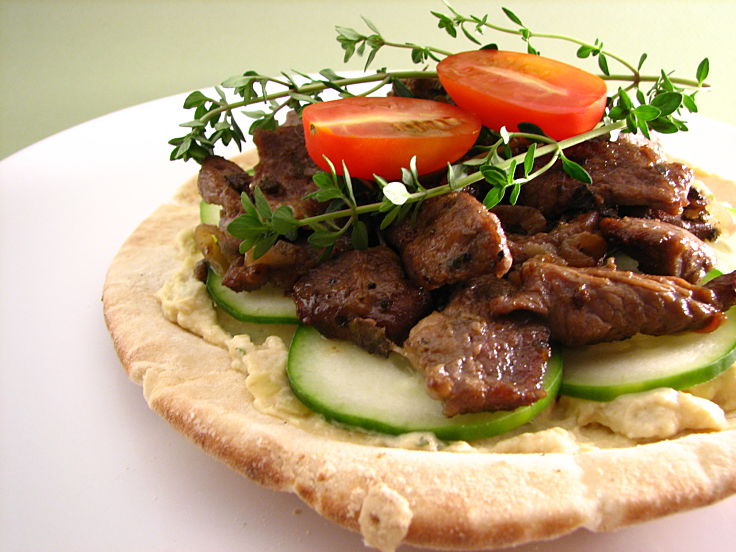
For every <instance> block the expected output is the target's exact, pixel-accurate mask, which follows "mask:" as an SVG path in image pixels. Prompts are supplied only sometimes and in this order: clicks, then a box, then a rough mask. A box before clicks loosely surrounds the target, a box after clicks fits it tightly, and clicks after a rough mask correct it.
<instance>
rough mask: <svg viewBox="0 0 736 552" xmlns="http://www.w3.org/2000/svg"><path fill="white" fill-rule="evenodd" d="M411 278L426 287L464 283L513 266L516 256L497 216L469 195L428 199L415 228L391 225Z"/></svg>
mask: <svg viewBox="0 0 736 552" xmlns="http://www.w3.org/2000/svg"><path fill="white" fill-rule="evenodd" d="M387 237H388V239H389V241H390V242H391V243H392V245H394V246H395V247H396V248H397V249H399V251H400V252H401V259H402V261H403V262H404V267H405V268H406V272H407V274H408V275H409V277H410V278H411V279H412V280H413V281H414V282H416V283H417V284H418V285H419V286H421V287H423V288H425V289H430V290H432V289H437V288H440V287H442V286H444V285H447V284H454V283H458V282H464V281H466V280H469V279H470V278H473V277H475V276H480V275H482V274H488V273H493V274H495V275H496V276H498V277H501V276H503V275H504V274H505V273H506V272H508V270H509V268H511V262H512V261H511V254H510V251H509V248H508V244H507V243H506V235H505V234H504V232H503V228H501V223H500V221H499V220H498V217H496V215H494V214H493V213H491V212H490V211H489V210H488V209H486V207H485V206H484V205H483V204H482V203H481V202H479V201H478V200H477V199H475V198H474V197H473V196H471V195H470V194H467V193H465V192H454V193H451V194H447V195H443V196H437V197H433V198H431V199H428V200H426V201H425V202H424V203H423V204H422V206H421V209H420V211H419V215H418V216H417V220H416V224H414V225H413V224H412V221H411V220H409V219H405V220H404V221H402V222H401V223H400V224H396V225H394V226H392V227H389V233H388V236H387Z"/></svg>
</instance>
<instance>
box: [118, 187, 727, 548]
mask: <svg viewBox="0 0 736 552" xmlns="http://www.w3.org/2000/svg"><path fill="white" fill-rule="evenodd" d="M198 202H199V197H198V195H197V192H196V185H195V180H194V179H192V180H191V181H190V182H188V183H187V184H186V185H185V186H184V188H183V189H182V191H181V192H180V193H179V195H178V196H177V197H176V198H175V199H174V200H173V201H172V203H170V204H167V205H164V206H162V207H160V208H159V209H158V210H157V211H156V212H155V213H154V214H153V215H152V216H151V217H150V218H149V219H148V220H146V221H145V222H143V223H142V224H141V225H140V227H139V228H138V229H137V230H136V231H135V232H134V233H133V234H132V235H131V236H130V238H129V239H128V240H127V242H126V243H125V244H124V245H123V247H122V249H121V250H120V252H119V253H118V254H117V256H116V257H115V259H114V262H113V264H112V266H111V267H110V269H109V273H108V276H107V280H106V283H105V287H104V295H103V300H104V313H105V318H106V321H107V324H108V327H109V330H110V333H111V335H112V338H113V340H114V344H115V347H116V350H117V352H118V355H119V357H120V360H121V362H122V364H123V366H124V367H125V369H126V371H127V373H128V375H129V376H130V378H131V379H132V380H133V381H135V382H137V383H139V384H141V385H142V386H143V392H144V394H145V397H146V400H147V401H148V403H149V405H150V406H151V408H152V409H153V410H155V411H156V412H157V413H158V414H160V415H161V416H162V417H163V418H165V419H166V420H167V421H168V422H169V423H170V424H171V425H172V426H174V428H176V429H177V430H178V431H180V432H181V433H183V434H184V435H186V436H187V437H188V438H189V439H191V440H192V441H193V442H194V443H196V444H197V445H199V446H200V447H201V448H202V449H203V450H204V451H206V452H207V453H209V454H211V455H212V456H214V457H216V458H218V459H219V460H221V461H222V462H224V463H226V464H227V465H229V466H230V467H231V468H233V469H234V470H236V471H238V472H240V473H241V474H243V475H245V476H247V477H249V478H250V479H252V480H254V481H256V482H258V483H260V484H262V485H265V486H267V487H270V488H272V489H276V490H280V491H290V492H294V493H296V494H297V495H298V496H299V497H300V498H301V499H302V500H303V501H304V502H306V503H307V504H308V505H309V506H311V507H312V508H314V509H315V510H316V511H317V512H319V513H320V514H321V515H323V516H324V517H326V518H328V519H330V520H332V521H334V522H336V523H338V524H340V525H342V526H344V527H346V528H348V529H351V530H354V531H359V532H360V533H362V535H363V537H364V539H365V542H366V543H367V544H368V545H370V546H373V547H376V548H378V549H380V550H383V551H388V550H394V549H395V548H396V547H397V546H398V545H400V544H402V543H412V544H415V545H423V546H431V547H438V548H451V549H452V548H454V549H477V548H495V547H503V546H509V545H517V544H521V543H525V542H529V541H534V540H543V539H552V538H555V537H559V536H561V535H564V534H566V533H569V532H571V531H574V530H575V529H577V528H581V527H585V528H587V529H590V530H593V531H607V530H611V529H615V528H618V527H622V526H625V525H629V524H633V523H637V522H642V521H646V520H650V519H653V518H657V517H660V516H664V515H667V514H671V513H674V512H677V511H682V510H686V509H690V508H695V507H699V506H704V505H707V504H710V503H713V502H715V501H717V500H719V499H722V498H724V497H726V496H728V495H730V494H733V493H736V465H735V464H734V461H733V459H734V458H736V429H728V430H724V431H720V432H715V433H696V434H689V435H686V436H683V437H680V438H677V439H673V440H664V441H660V442H655V443H651V444H645V445H639V446H634V447H626V448H613V449H600V450H592V451H588V452H580V453H576V454H565V453H552V454H549V453H548V454H498V453H475V452H469V453H462V454H459V453H452V452H428V451H422V450H405V449H397V448H386V447H380V446H373V445H364V444H359V443H354V442H346V441H342V440H333V439H329V438H327V439H326V438H324V437H323V436H320V435H317V434H313V433H310V432H308V431H305V430H304V429H300V428H299V427H297V426H295V425H291V424H285V423H283V421H282V420H281V419H278V418H276V417H273V416H269V415H267V414H263V413H261V412H260V411H259V410H256V408H255V407H254V404H253V396H252V395H251V394H250V393H249V391H248V389H247V388H246V384H245V379H246V378H245V375H244V374H243V373H242V372H240V371H237V370H233V369H231V364H230V363H231V359H230V356H229V355H228V351H227V350H225V349H224V348H222V347H219V346H217V345H213V344H211V343H209V342H208V341H207V340H205V339H203V338H201V337H198V336H196V335H194V334H192V333H189V332H188V331H186V330H184V329H183V328H182V327H180V326H178V325H177V324H174V323H172V322H170V321H169V320H167V319H166V318H165V317H164V315H163V313H162V309H161V305H160V303H159V301H158V300H157V299H156V293H157V292H158V291H159V289H160V288H161V286H162V285H163V283H164V282H165V281H166V279H167V278H169V275H170V274H171V273H173V272H175V271H176V270H177V269H178V267H179V263H180V260H179V253H178V250H177V246H176V243H175V242H176V236H177V234H178V233H179V232H180V231H181V230H182V229H184V228H187V227H193V226H194V225H196V224H197V222H198ZM215 337H216V336H215ZM210 341H216V339H214V338H213V339H211V340H210ZM732 427H733V426H732Z"/></svg>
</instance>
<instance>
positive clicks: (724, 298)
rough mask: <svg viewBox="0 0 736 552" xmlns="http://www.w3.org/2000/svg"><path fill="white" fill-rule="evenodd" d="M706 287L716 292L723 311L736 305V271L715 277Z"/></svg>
mask: <svg viewBox="0 0 736 552" xmlns="http://www.w3.org/2000/svg"><path fill="white" fill-rule="evenodd" d="M705 287H706V288H708V289H709V290H711V291H712V292H713V293H714V294H715V296H716V301H717V304H718V305H719V307H720V309H721V310H722V311H724V312H725V311H727V310H728V309H730V308H731V307H733V306H734V305H736V271H734V272H729V273H728V274H722V275H721V276H718V277H717V278H713V279H712V280H711V281H710V282H708V283H707V284H705Z"/></svg>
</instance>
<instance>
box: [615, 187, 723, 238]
mask: <svg viewBox="0 0 736 552" xmlns="http://www.w3.org/2000/svg"><path fill="white" fill-rule="evenodd" d="M687 199H688V204H687V206H686V207H685V209H684V210H683V211H682V214H681V215H670V214H667V213H665V212H664V211H660V210H657V209H636V208H634V209H627V210H626V213H625V214H628V215H630V216H636V217H640V218H649V219H659V220H663V221H664V222H668V223H670V224H674V225H675V226H679V227H680V228H684V229H685V230H687V231H688V232H690V233H691V234H693V235H694V236H695V237H697V238H699V239H701V240H703V241H712V240H715V239H716V238H717V237H718V229H717V228H716V226H715V225H714V224H713V221H712V219H711V217H710V214H709V213H708V199H707V198H706V197H705V196H703V194H701V193H700V192H699V191H698V189H697V188H695V187H692V188H690V192H689V193H688V196H687Z"/></svg>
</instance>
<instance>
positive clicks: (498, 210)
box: [491, 204, 547, 235]
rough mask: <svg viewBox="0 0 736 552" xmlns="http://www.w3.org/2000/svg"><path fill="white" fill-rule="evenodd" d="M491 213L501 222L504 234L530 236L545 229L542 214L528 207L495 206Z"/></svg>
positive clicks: (545, 223)
mask: <svg viewBox="0 0 736 552" xmlns="http://www.w3.org/2000/svg"><path fill="white" fill-rule="evenodd" d="M491 212H492V213H493V214H494V215H496V216H497V217H498V220H500V221H501V226H502V227H503V230H504V232H506V234H511V233H514V234H524V235H531V234H537V233H539V232H544V231H545V230H546V229H547V219H546V218H545V217H544V215H543V214H542V212H541V211H540V210H539V209H536V208H534V207H529V206H528V205H503V204H502V205H496V206H495V207H494V208H493V209H491Z"/></svg>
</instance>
